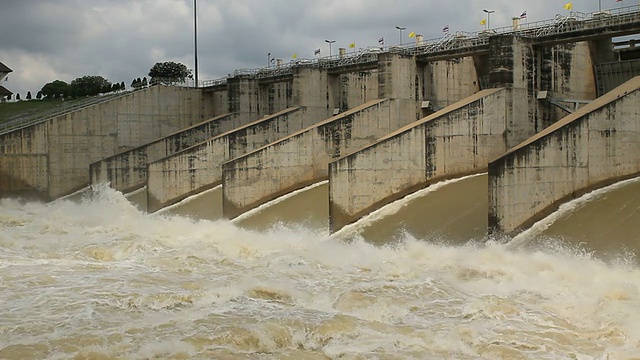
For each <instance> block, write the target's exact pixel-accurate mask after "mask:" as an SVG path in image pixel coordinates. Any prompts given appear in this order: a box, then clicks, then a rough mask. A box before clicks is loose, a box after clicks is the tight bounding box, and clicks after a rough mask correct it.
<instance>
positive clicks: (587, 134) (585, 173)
mask: <svg viewBox="0 0 640 360" xmlns="http://www.w3.org/2000/svg"><path fill="white" fill-rule="evenodd" d="M639 89H640V77H636V78H633V79H632V80H630V81H628V82H627V83H625V84H623V85H622V86H620V87H618V88H616V89H615V90H613V91H611V92H609V93H607V94H606V95H604V96H602V97H600V98H598V99H597V100H595V101H593V102H592V103H590V104H588V105H586V106H584V107H583V108H581V109H580V110H578V111H577V112H575V113H573V114H571V115H569V116H567V117H565V118H564V119H562V120H561V121H559V122H557V123H556V124H554V125H552V126H550V127H548V128H546V129H545V130H543V131H542V132H541V133H539V134H537V135H536V136H534V137H532V138H530V139H528V140H527V141H525V142H524V143H522V144H520V145H518V146H517V147H515V148H513V149H511V150H509V152H507V153H506V154H504V155H502V156H501V157H500V158H498V159H496V160H495V161H492V162H491V163H490V164H489V226H490V228H491V229H492V231H494V232H504V233H513V232H516V231H518V230H520V229H522V228H524V227H527V226H530V225H531V224H533V223H534V222H535V221H537V220H539V219H542V218H543V217H545V216H546V215H548V214H550V213H551V212H553V211H555V210H556V209H557V207H558V206H559V205H560V204H561V203H563V202H566V201H567V200H570V199H571V198H574V197H578V196H580V195H582V194H584V193H585V192H587V191H591V190H592V189H595V188H599V187H602V186H605V185H608V184H611V183H613V182H616V181H619V180H622V179H626V178H630V177H633V176H637V175H638V174H639V173H640V155H639V154H640V124H639V123H638V119H640V91H639Z"/></svg>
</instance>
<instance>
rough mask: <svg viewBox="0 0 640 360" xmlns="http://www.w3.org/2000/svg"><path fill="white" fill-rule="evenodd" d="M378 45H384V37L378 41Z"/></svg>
mask: <svg viewBox="0 0 640 360" xmlns="http://www.w3.org/2000/svg"><path fill="white" fill-rule="evenodd" d="M378 44H380V45H384V36H383V37H381V38H380V39H378Z"/></svg>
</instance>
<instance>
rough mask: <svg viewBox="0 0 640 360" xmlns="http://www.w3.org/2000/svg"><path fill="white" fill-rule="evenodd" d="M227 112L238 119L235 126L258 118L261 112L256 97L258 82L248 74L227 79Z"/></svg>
mask: <svg viewBox="0 0 640 360" xmlns="http://www.w3.org/2000/svg"><path fill="white" fill-rule="evenodd" d="M227 96H228V98H229V112H230V113H232V114H233V116H234V117H235V118H236V119H238V121H237V123H236V124H235V125H236V126H241V125H244V124H247V123H249V122H251V121H253V120H256V119H259V118H260V117H261V116H262V115H263V114H262V113H261V109H260V105H259V104H260V102H259V98H258V82H257V80H256V79H254V78H251V77H249V76H245V75H240V76H236V77H232V78H229V79H228V80H227Z"/></svg>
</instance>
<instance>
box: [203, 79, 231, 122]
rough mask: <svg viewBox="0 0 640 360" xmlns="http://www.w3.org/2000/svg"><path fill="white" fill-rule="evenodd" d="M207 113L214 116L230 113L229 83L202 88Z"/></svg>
mask: <svg viewBox="0 0 640 360" xmlns="http://www.w3.org/2000/svg"><path fill="white" fill-rule="evenodd" d="M202 97H203V103H204V108H205V114H209V116H211V117H214V116H218V115H223V114H228V113H229V92H228V91H227V84H226V83H225V84H222V85H216V86H212V87H209V88H203V89H202Z"/></svg>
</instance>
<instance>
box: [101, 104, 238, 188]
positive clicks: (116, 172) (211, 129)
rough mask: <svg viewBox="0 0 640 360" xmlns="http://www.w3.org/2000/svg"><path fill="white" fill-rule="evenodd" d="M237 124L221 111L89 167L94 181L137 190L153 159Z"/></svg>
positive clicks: (182, 148) (227, 129)
mask: <svg viewBox="0 0 640 360" xmlns="http://www.w3.org/2000/svg"><path fill="white" fill-rule="evenodd" d="M233 128H235V122H234V121H233V119H232V117H231V116H230V114H226V115H220V116H217V117H214V118H212V119H209V120H207V121H204V122H202V123H199V124H196V125H194V126H190V127H188V128H186V129H184V130H181V131H179V132H177V133H173V134H170V135H168V136H165V137H163V138H161V139H158V140H156V141H153V142H150V143H147V144H145V145H142V146H139V147H137V148H135V149H131V150H128V151H125V152H123V153H119V154H117V155H114V156H110V157H108V158H106V159H102V160H100V161H98V162H95V163H93V164H91V165H90V167H89V172H90V175H91V183H92V184H98V183H103V182H108V183H110V186H111V187H112V188H114V189H116V190H119V191H122V192H125V193H127V192H130V191H133V190H136V189H138V188H141V187H143V186H144V185H145V184H146V182H147V165H148V164H149V163H150V162H153V161H156V160H158V159H161V158H163V157H166V156H169V155H172V154H175V153H177V152H179V151H182V150H184V149H186V148H188V147H190V146H192V145H194V144H197V143H199V142H202V141H205V140H207V139H209V138H212V137H214V136H216V135H219V134H221V133H223V132H225V131H229V130H231V129H233Z"/></svg>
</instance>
